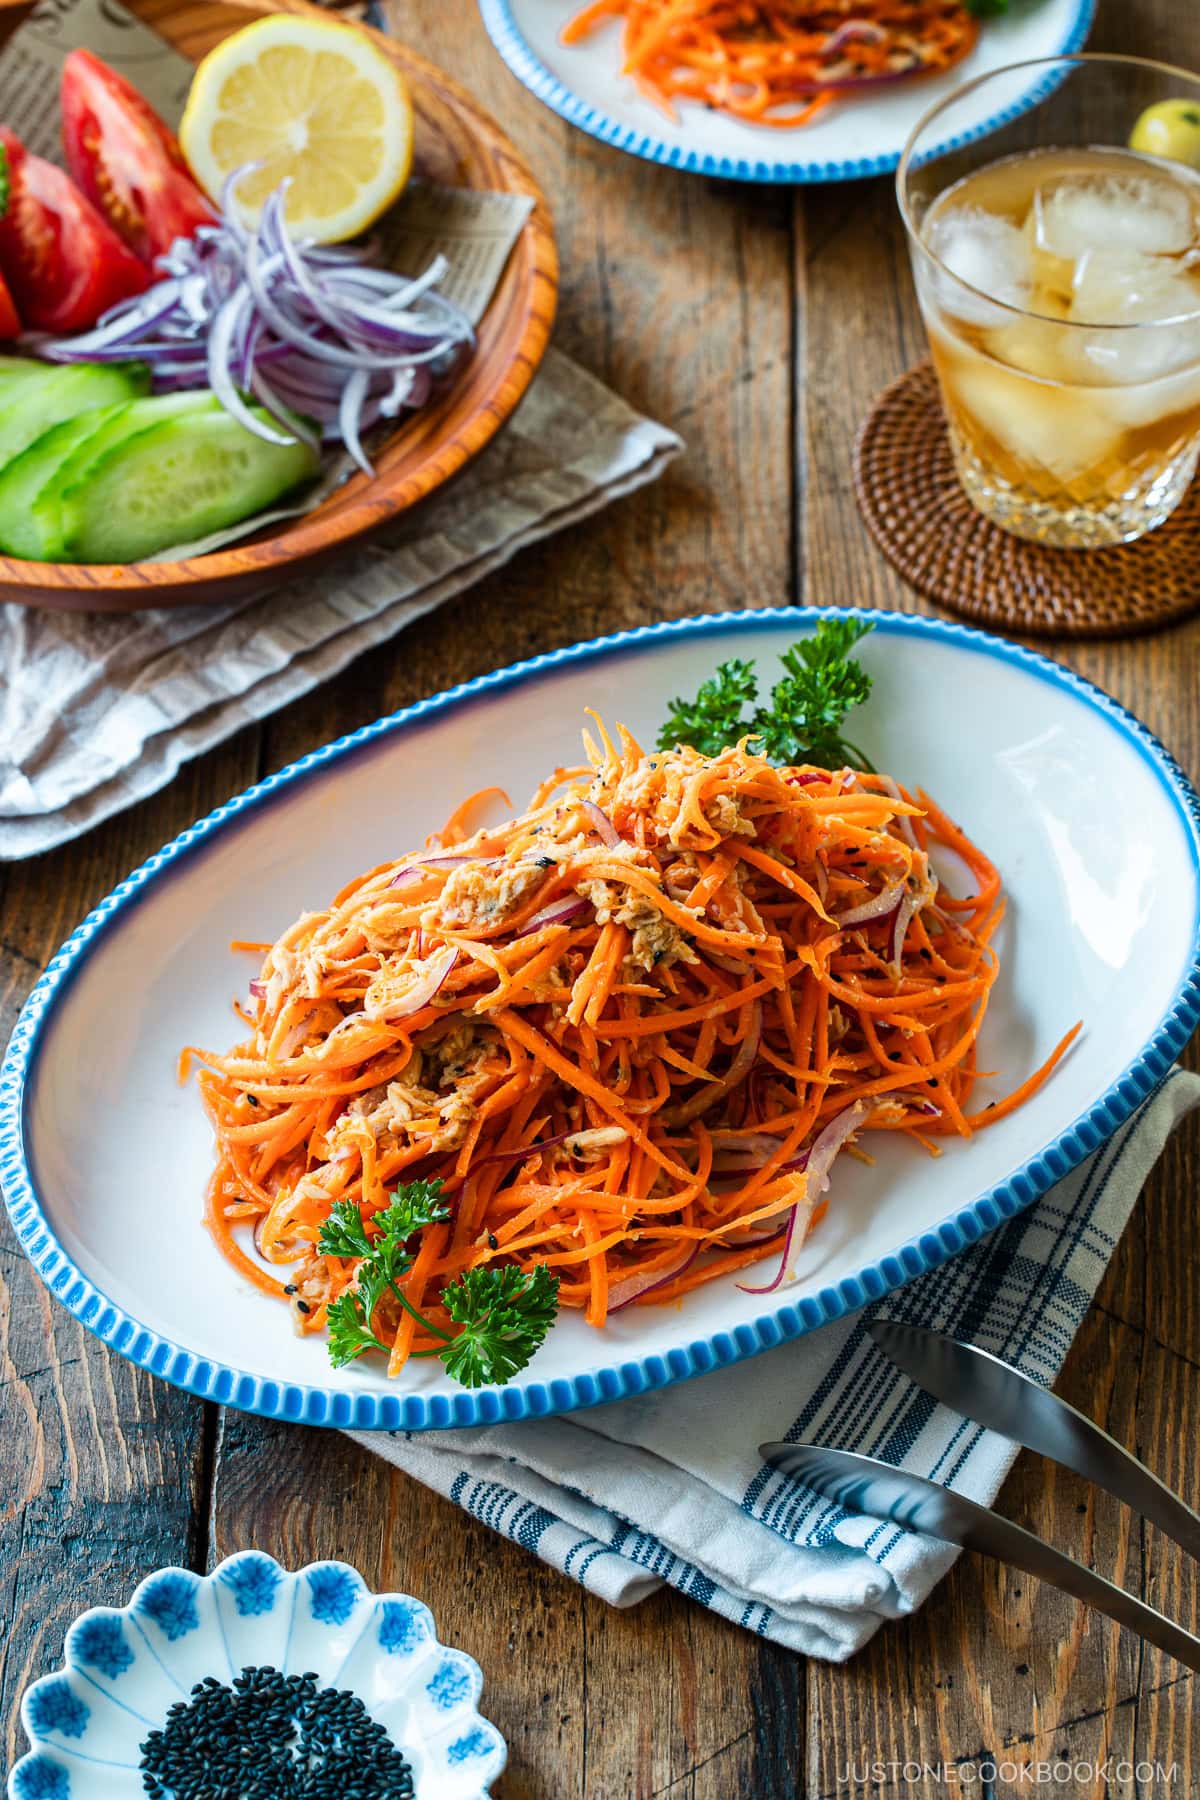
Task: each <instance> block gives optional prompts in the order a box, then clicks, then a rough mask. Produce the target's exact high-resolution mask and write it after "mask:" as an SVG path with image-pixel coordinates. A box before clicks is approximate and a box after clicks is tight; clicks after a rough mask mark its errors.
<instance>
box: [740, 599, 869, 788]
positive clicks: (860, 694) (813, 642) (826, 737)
mask: <svg viewBox="0 0 1200 1800" xmlns="http://www.w3.org/2000/svg"><path fill="white" fill-rule="evenodd" d="M870 629H871V627H870V625H865V624H864V623H863V622H862V620H861V619H854V618H845V619H822V620H821V622H820V624H819V625H818V626H817V629H816V631H815V632H814V633H813V635H812V637H810V638H802V639H801V640H800V642H799V643H797V644H793V645H792V647H791V649H790V650H785V651H784V653H783V656H782V658H781V659H780V660H781V661H782V663H783V667H784V674H783V676H782V677H781V678H780V680H779V681H777V682H776V683H775V686H774V687H773V688H772V690H771V705H770V710H769V711H768V710H767V709H765V708H763V709H760V711H759V712H758V714H757V715H756V717H755V721H754V725H755V730H756V731H757V732H758V735H759V737H760V738H761V739H762V743H763V751H764V754H765V755H767V756H769V757H770V758H771V760H772V762H778V763H788V764H790V763H798V762H812V763H816V764H817V765H818V766H819V767H820V768H822V769H833V768H837V767H838V766H839V765H840V764H841V763H847V762H849V763H853V764H854V766H855V767H856V768H859V769H869V768H870V766H871V765H870V764H869V763H868V761H867V759H866V757H865V756H864V755H863V753H862V751H861V750H860V749H858V747H857V746H856V745H855V744H852V743H850V742H849V740H848V739H846V738H844V737H843V736H842V729H841V728H842V723H843V721H844V719H845V717H846V714H847V713H848V712H850V711H851V710H852V709H853V708H854V707H856V706H861V705H862V703H863V701H864V700H866V699H867V698H868V697H869V695H870V692H871V677H870V676H869V675H868V674H867V672H866V670H865V669H864V668H863V666H862V664H861V663H860V662H857V661H856V660H855V659H854V657H852V656H851V655H850V651H851V650H852V649H853V648H854V646H855V644H857V643H858V641H859V639H860V638H861V637H864V636H865V635H866V633H867V632H868V631H870Z"/></svg>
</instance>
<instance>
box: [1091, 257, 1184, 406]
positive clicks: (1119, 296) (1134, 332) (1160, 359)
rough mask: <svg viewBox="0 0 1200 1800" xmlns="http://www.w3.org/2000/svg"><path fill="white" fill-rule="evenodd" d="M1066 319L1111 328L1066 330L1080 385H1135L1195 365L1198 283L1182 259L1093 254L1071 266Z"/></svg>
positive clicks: (1153, 380)
mask: <svg viewBox="0 0 1200 1800" xmlns="http://www.w3.org/2000/svg"><path fill="white" fill-rule="evenodd" d="M1071 317H1072V319H1073V320H1076V321H1078V322H1079V323H1080V324H1087V325H1096V326H1102V325H1111V326H1113V327H1114V328H1115V329H1113V330H1111V331H1104V330H1094V331H1078V330H1076V331H1074V332H1071V333H1070V340H1071V349H1072V354H1073V364H1074V368H1075V371H1076V373H1075V377H1074V378H1075V379H1076V380H1077V381H1085V382H1094V383H1098V384H1100V385H1103V386H1112V387H1126V386H1135V385H1139V384H1141V383H1145V382H1156V381H1159V380H1161V379H1162V378H1163V377H1164V376H1167V375H1172V374H1175V373H1177V372H1178V371H1179V370H1181V369H1186V368H1188V367H1190V366H1193V365H1195V364H1198V363H1200V279H1198V278H1197V276H1196V274H1195V273H1194V272H1193V271H1192V270H1190V269H1189V268H1187V267H1186V266H1185V264H1184V263H1182V262H1180V261H1177V260H1174V259H1171V258H1167V257H1161V256H1143V255H1139V254H1138V252H1136V251H1131V250H1093V251H1090V252H1089V253H1088V254H1087V255H1086V256H1084V257H1082V258H1081V259H1080V261H1079V263H1078V265H1077V267H1076V273H1075V295H1074V298H1073V300H1072V302H1071ZM1165 320H1174V321H1175V323H1173V324H1166V323H1161V322H1159V321H1165ZM1151 416H1155V415H1154V414H1153V413H1152V415H1151Z"/></svg>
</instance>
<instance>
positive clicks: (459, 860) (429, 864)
mask: <svg viewBox="0 0 1200 1800" xmlns="http://www.w3.org/2000/svg"><path fill="white" fill-rule="evenodd" d="M489 860H490V859H489V858H487V857H485V856H422V857H420V858H419V859H418V860H417V861H416V862H412V863H406V864H405V865H404V867H403V868H402V869H397V871H396V873H395V874H394V875H393V876H392V879H391V880H390V881H389V882H388V886H389V887H390V888H394V887H404V886H405V884H406V883H407V882H410V881H412V880H413V879H414V877H416V876H420V875H424V873H425V871H426V870H427V869H460V868H462V866H463V864H464V863H483V862H487V861H489Z"/></svg>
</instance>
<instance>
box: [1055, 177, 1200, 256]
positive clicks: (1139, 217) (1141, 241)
mask: <svg viewBox="0 0 1200 1800" xmlns="http://www.w3.org/2000/svg"><path fill="white" fill-rule="evenodd" d="M1033 220H1034V240H1035V244H1036V247H1037V248H1038V249H1039V250H1043V251H1047V252H1048V253H1049V254H1050V255H1051V256H1057V257H1063V258H1065V259H1066V260H1067V261H1068V262H1076V261H1078V259H1079V258H1080V257H1081V256H1083V255H1085V254H1086V253H1087V252H1088V251H1089V250H1100V249H1106V250H1139V251H1141V252H1142V253H1143V254H1144V255H1147V256H1177V255H1179V254H1180V253H1181V252H1182V251H1184V250H1187V249H1188V248H1189V246H1190V245H1191V244H1192V242H1193V240H1194V237H1195V223H1194V221H1193V218H1192V207H1191V201H1190V199H1189V197H1188V195H1187V194H1186V193H1185V192H1184V191H1183V189H1182V188H1180V187H1179V186H1178V185H1177V184H1176V183H1175V182H1173V181H1170V180H1164V179H1160V178H1158V177H1157V176H1154V175H1151V174H1149V173H1145V174H1137V175H1114V174H1107V175H1083V176H1067V177H1064V178H1063V179H1062V180H1061V181H1058V182H1055V183H1054V184H1053V185H1052V186H1050V187H1048V188H1039V189H1038V190H1037V193H1036V194H1035V195H1034V199H1033Z"/></svg>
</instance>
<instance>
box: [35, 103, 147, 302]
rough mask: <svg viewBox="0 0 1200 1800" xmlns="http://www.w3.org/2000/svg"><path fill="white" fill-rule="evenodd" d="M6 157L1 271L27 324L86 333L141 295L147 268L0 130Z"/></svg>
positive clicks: (46, 166) (70, 188)
mask: <svg viewBox="0 0 1200 1800" xmlns="http://www.w3.org/2000/svg"><path fill="white" fill-rule="evenodd" d="M0 143H2V144H3V145H4V149H5V152H6V154H7V156H8V181H9V192H8V206H7V208H6V210H5V213H4V217H3V218H2V219H0V271H2V272H3V275H4V279H5V281H6V282H7V284H8V286H9V289H10V290H11V292H12V296H13V298H14V299H15V301H16V303H17V307H18V310H19V312H20V314H21V317H22V319H23V320H24V321H25V324H26V325H31V326H33V327H34V328H35V329H36V330H38V331H56V332H68V331H84V330H86V328H87V327H88V326H89V325H94V324H95V323H96V320H97V319H98V318H99V317H100V315H101V313H104V312H107V311H108V308H109V307H110V306H115V305H116V303H117V301H118V300H125V299H127V298H128V297H129V295H130V294H140V293H141V292H142V290H143V288H146V287H148V286H149V285H150V271H149V269H148V268H147V267H146V265H145V263H143V262H140V261H139V260H138V258H137V257H136V256H134V254H133V252H132V251H131V250H127V249H126V248H125V246H124V244H123V243H122V242H121V240H120V238H119V237H118V236H117V234H116V232H115V231H113V230H112V228H111V227H110V226H108V225H106V224H105V222H104V220H103V219H102V218H101V217H100V214H99V213H98V212H97V211H96V209H95V207H93V206H92V205H91V204H90V203H89V202H88V201H87V200H85V199H84V197H83V195H82V194H81V193H80V192H79V189H78V188H77V187H76V186H75V184H74V182H73V181H72V180H71V178H70V176H69V175H65V174H64V173H63V171H62V170H61V169H56V168H55V166H54V164H53V163H48V162H43V160H42V158H41V157H40V156H31V155H30V154H29V152H28V151H27V150H26V148H25V146H24V145H23V144H22V142H21V140H20V138H19V137H18V136H17V135H16V133H15V132H13V131H10V130H9V129H8V127H7V126H6V125H0Z"/></svg>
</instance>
